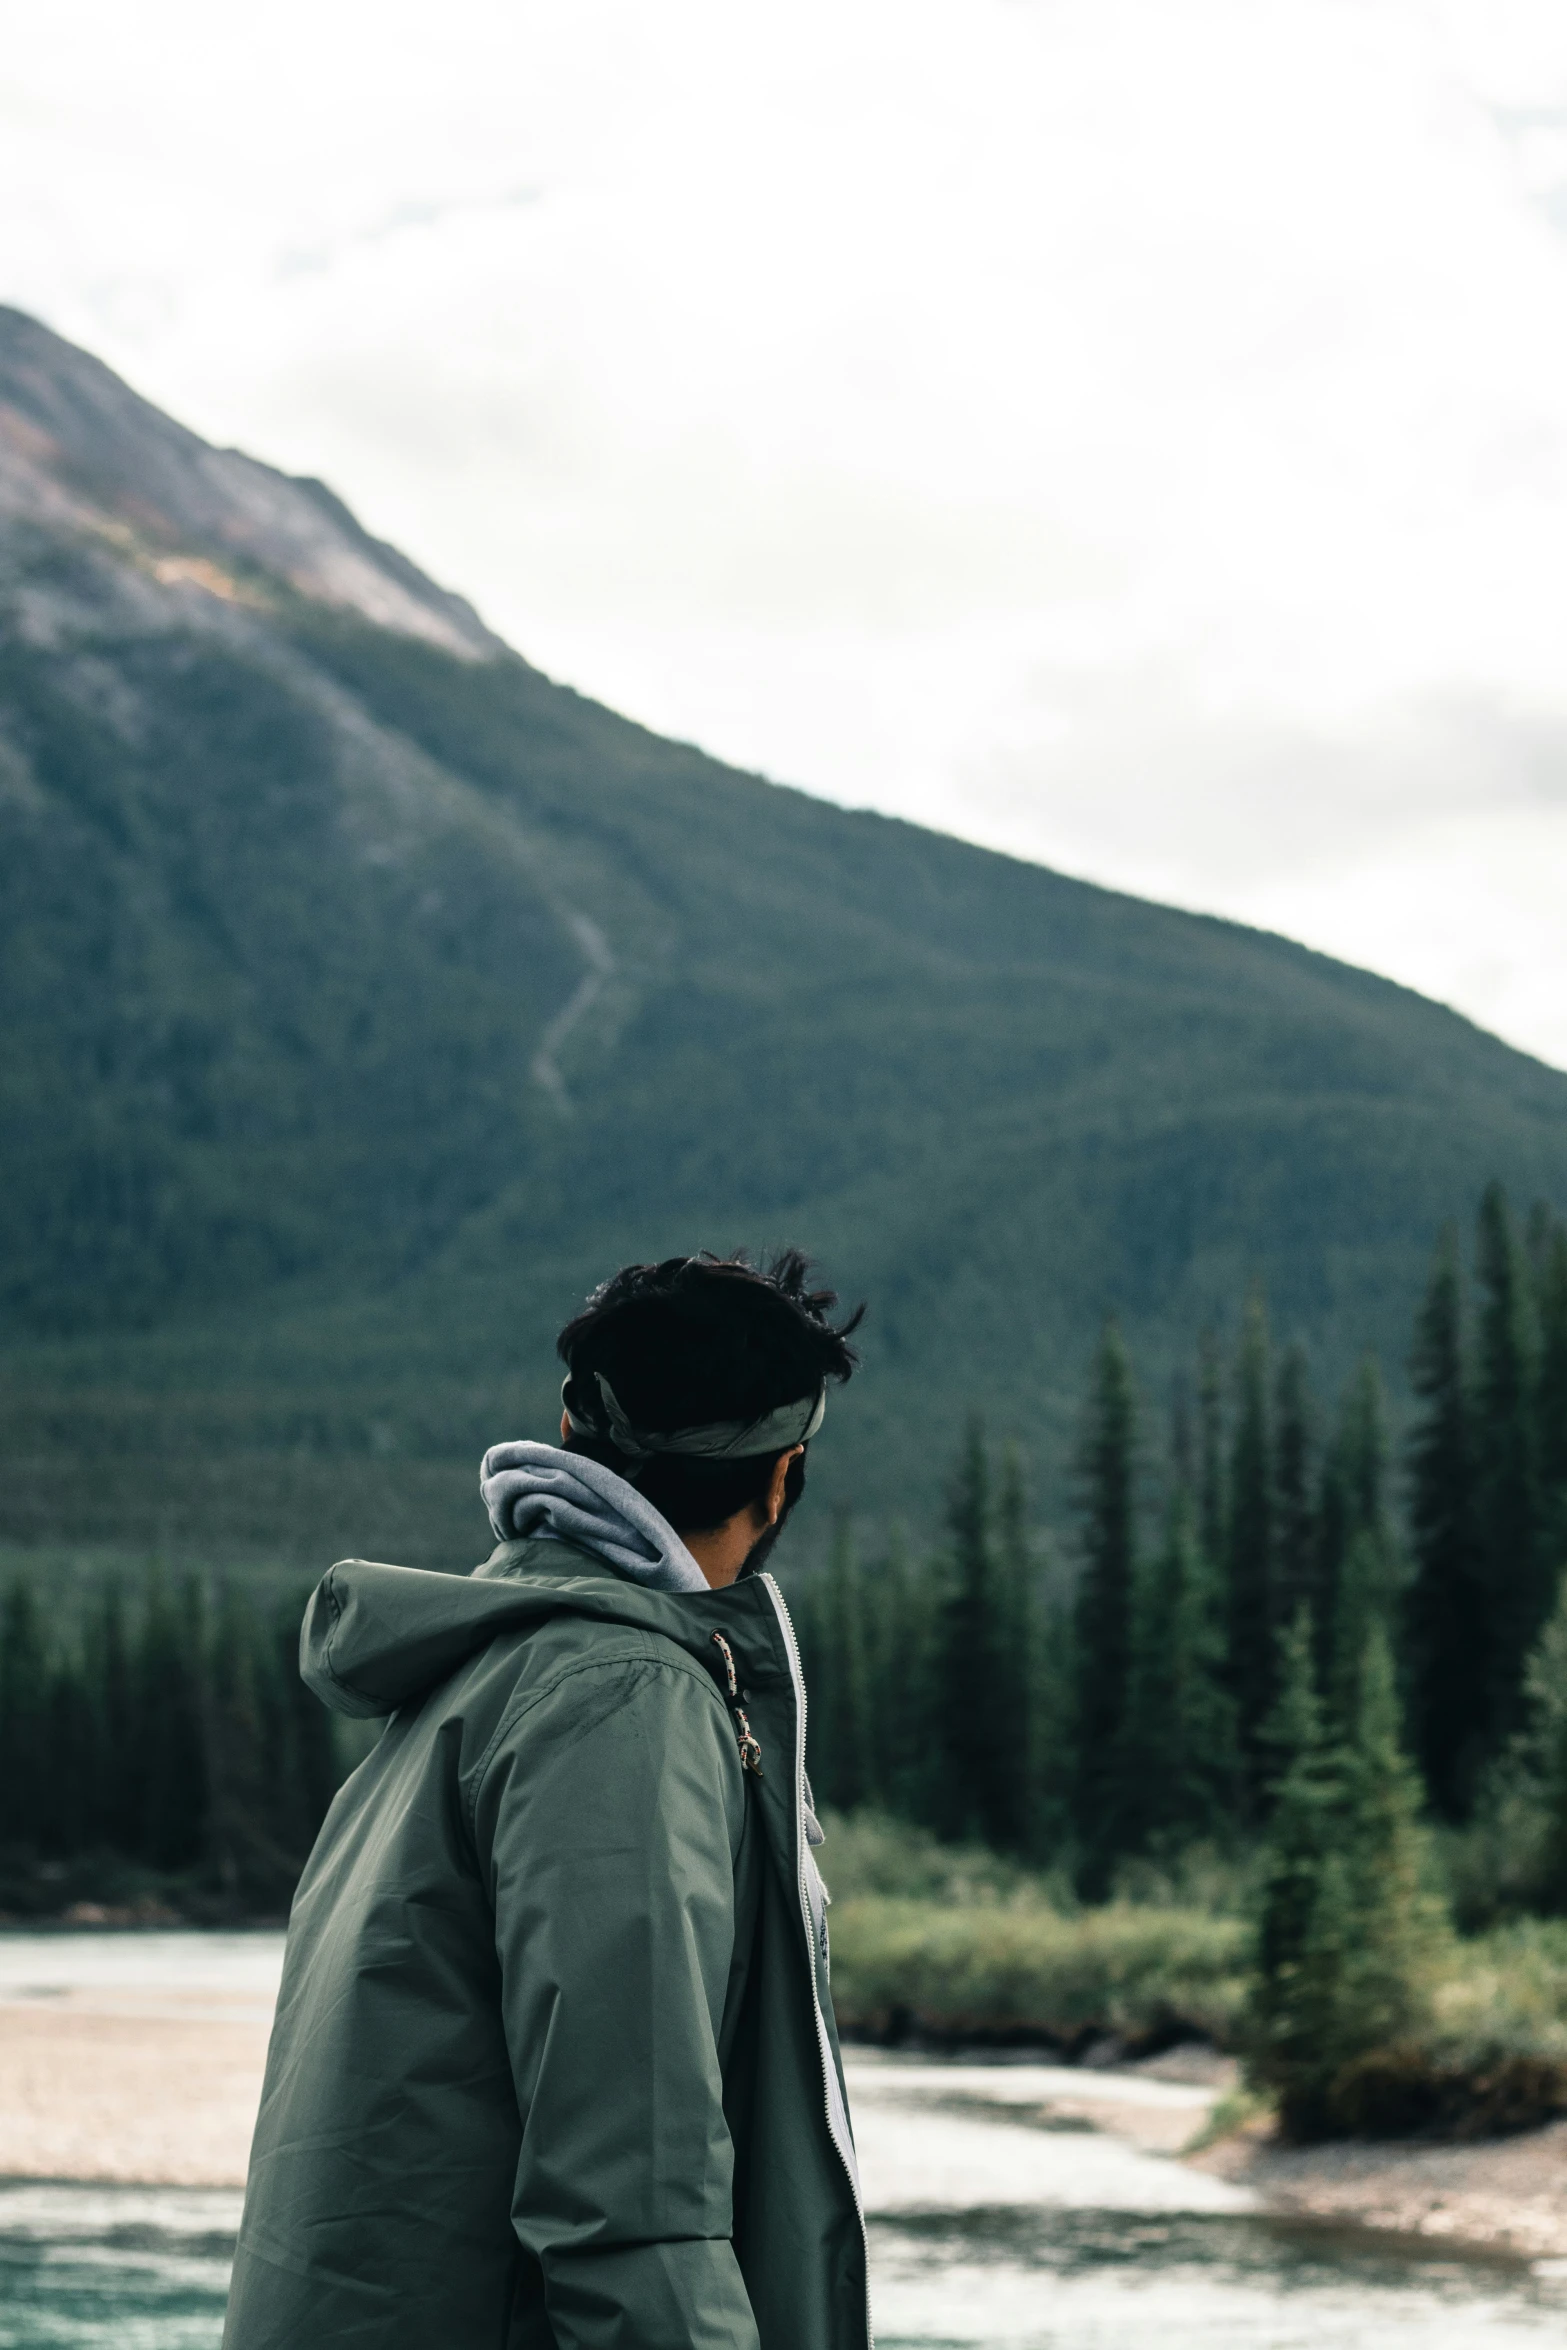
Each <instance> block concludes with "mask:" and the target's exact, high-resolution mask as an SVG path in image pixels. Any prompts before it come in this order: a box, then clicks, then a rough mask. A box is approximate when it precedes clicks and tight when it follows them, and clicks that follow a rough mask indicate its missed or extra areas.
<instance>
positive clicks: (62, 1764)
mask: <svg viewBox="0 0 1567 2350" xmlns="http://www.w3.org/2000/svg"><path fill="white" fill-rule="evenodd" d="M40 1727H41V1732H42V1738H41V1746H40V1752H39V1756H38V1766H39V1769H40V1771H41V1775H42V1786H41V1789H40V1819H39V1836H38V1841H39V1845H40V1847H41V1849H42V1850H43V1851H45V1852H47V1853H49V1854H50V1855H52V1856H53V1857H54V1858H55V1859H60V1860H68V1859H73V1858H74V1857H75V1856H76V1855H77V1854H78V1853H81V1852H85V1851H87V1850H88V1848H89V1847H90V1846H91V1844H92V1843H93V1841H94V1835H93V1830H94V1828H95V1826H96V1814H97V1791H98V1784H99V1778H100V1773H101V1768H102V1765H101V1758H100V1756H99V1753H98V1741H97V1737H96V1729H97V1724H96V1721H95V1718H94V1708H93V1704H92V1700H91V1697H90V1694H89V1691H88V1686H87V1678H86V1675H85V1673H84V1671H83V1668H82V1664H81V1661H80V1659H79V1658H78V1657H76V1656H75V1655H73V1654H71V1653H70V1652H69V1651H64V1652H57V1653H56V1654H55V1655H54V1657H53V1658H52V1659H51V1660H50V1665H49V1672H48V1681H47V1687H46V1692H45V1697H44V1704H43V1708H42V1716H41V1724H40Z"/></svg>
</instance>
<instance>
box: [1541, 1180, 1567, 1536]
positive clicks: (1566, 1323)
mask: <svg viewBox="0 0 1567 2350" xmlns="http://www.w3.org/2000/svg"><path fill="white" fill-rule="evenodd" d="M1542 1260H1543V1261H1542V1264H1541V1268H1540V1274H1539V1299H1540V1307H1539V1324H1540V1370H1539V1382H1538V1386H1537V1389H1536V1395H1535V1418H1536V1423H1537V1427H1536V1446H1537V1457H1538V1461H1539V1470H1540V1520H1541V1532H1542V1537H1543V1540H1544V1545H1545V1558H1546V1562H1547V1565H1548V1567H1549V1569H1550V1571H1551V1573H1552V1574H1555V1575H1559V1574H1560V1573H1561V1571H1562V1569H1563V1568H1564V1567H1567V1228H1564V1227H1563V1226H1562V1225H1560V1224H1558V1223H1556V1222H1555V1220H1554V1219H1553V1220H1552V1222H1551V1225H1550V1230H1549V1232H1548V1234H1547V1236H1546V1239H1545V1243H1544V1247H1543V1251H1542Z"/></svg>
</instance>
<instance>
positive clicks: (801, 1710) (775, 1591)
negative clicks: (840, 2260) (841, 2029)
mask: <svg viewBox="0 0 1567 2350" xmlns="http://www.w3.org/2000/svg"><path fill="white" fill-rule="evenodd" d="M761 1580H762V1581H763V1582H764V1583H765V1584H766V1586H767V1589H768V1593H769V1595H770V1597H771V1599H772V1603H773V1606H774V1607H775V1608H776V1609H777V1611H778V1620H779V1623H780V1624H781V1625H782V1627H783V1636H784V1646H785V1648H786V1650H787V1651H788V1656H789V1673H790V1677H791V1679H792V1680H793V1682H794V1702H795V1708H796V1712H797V1716H798V1720H799V1728H798V1729H797V1730H796V1732H795V1742H794V1834H795V1851H796V1854H797V1856H798V1857H797V1860H796V1863H795V1892H796V1894H797V1895H798V1897H799V1903H800V1920H801V1923H802V1924H803V1926H804V1928H805V1945H806V1948H807V1950H809V1952H810V1954H811V2007H812V2011H813V2013H814V2015H815V2019H816V2049H817V2054H818V2056H819V2057H820V2059H821V2067H822V2110H823V2113H824V2115H825V2117H826V2122H827V2135H828V2137H829V2138H831V2140H832V2142H833V2146H834V2148H835V2150H836V2152H837V2156H838V2160H839V2161H840V2162H841V2163H842V2164H843V2172H844V2177H845V2178H846V2179H847V2180H848V2182H849V2192H850V2194H851V2195H852V2196H853V2197H854V2212H855V2217H856V2218H857V2219H858V2221H859V2223H860V2247H861V2250H862V2252H863V2254H864V2257H865V2342H866V2350H876V2336H875V2332H874V2330H873V2327H872V2323H871V2260H870V2245H869V2243H868V2241H867V2239H866V2234H865V2206H864V2204H863V2203H862V2202H861V2200H860V2180H859V2172H858V2167H857V2165H856V2163H855V2161H854V2158H853V2156H852V2154H851V2153H850V2152H849V2151H848V2150H847V2149H846V2148H845V2146H844V2144H843V2142H842V2140H841V2139H840V2137H839V2135H838V2127H837V2123H836V2122H835V2121H834V2119H833V2110H832V2108H833V2098H832V2085H831V2083H830V2082H829V2079H828V2075H829V2072H830V2071H831V2069H832V2047H831V2044H830V2043H829V2041H828V2038H827V2020H826V2018H825V2016H824V2015H823V2014H822V2002H821V1995H820V1993H819V1992H818V1990H817V1988H816V1955H817V1953H816V1929H815V1926H814V1923H813V1921H812V1917H811V1897H810V1895H809V1893H807V1891H806V1889H805V1856H806V1852H807V1850H808V1846H807V1843H806V1835H805V1710H806V1697H805V1674H804V1671H803V1669H802V1667H801V1664H800V1645H799V1642H798V1641H797V1640H796V1639H795V1636H794V1619H793V1617H792V1616H791V1615H790V1613H789V1608H788V1604H787V1602H786V1601H785V1599H784V1595H783V1593H782V1592H781V1591H780V1590H779V1588H778V1585H777V1583H776V1582H775V1581H774V1579H773V1577H772V1576H771V1575H770V1574H767V1573H765V1572H764V1573H763V1575H762V1578H761ZM843 2110H844V2125H845V2127H846V2128H847V2126H848V2117H849V2108H848V2101H847V2099H845V2100H844V2109H843Z"/></svg>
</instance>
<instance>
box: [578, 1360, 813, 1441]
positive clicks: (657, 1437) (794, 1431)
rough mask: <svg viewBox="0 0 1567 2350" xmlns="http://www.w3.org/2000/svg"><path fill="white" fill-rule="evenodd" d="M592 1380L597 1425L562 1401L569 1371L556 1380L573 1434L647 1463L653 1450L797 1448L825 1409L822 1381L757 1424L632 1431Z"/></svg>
mask: <svg viewBox="0 0 1567 2350" xmlns="http://www.w3.org/2000/svg"><path fill="white" fill-rule="evenodd" d="M593 1380H594V1384H595V1386H596V1387H597V1388H598V1391H599V1395H600V1397H601V1398H602V1400H603V1405H604V1419H603V1420H602V1421H599V1420H593V1419H586V1418H584V1417H583V1416H582V1415H581V1414H580V1413H577V1412H574V1411H573V1410H572V1408H571V1406H570V1404H569V1403H567V1402H566V1389H567V1388H568V1387H569V1386H570V1385H571V1373H570V1372H568V1373H567V1374H566V1377H565V1378H564V1379H563V1380H562V1382H561V1390H560V1400H561V1403H562V1405H563V1406H564V1407H565V1413H566V1417H567V1419H568V1420H569V1421H570V1422H571V1427H572V1432H573V1434H574V1435H577V1436H598V1437H605V1436H607V1437H608V1438H609V1440H610V1442H611V1444H613V1445H614V1447H615V1449H616V1451H617V1452H623V1453H626V1454H627V1455H629V1457H630V1458H631V1459H632V1460H634V1461H645V1460H649V1459H651V1458H652V1456H653V1454H654V1453H658V1452H674V1453H682V1454H685V1455H687V1456H688V1457H689V1458H691V1459H694V1460H703V1461H747V1460H754V1459H757V1458H759V1457H760V1456H761V1454H763V1453H768V1452H771V1453H779V1452H788V1451H790V1450H791V1448H792V1447H793V1446H795V1445H797V1444H808V1443H809V1442H810V1440H811V1438H812V1437H813V1436H814V1435H815V1434H816V1431H817V1429H818V1428H819V1427H820V1426H821V1424H822V1419H823V1416H824V1415H825V1413H826V1410H827V1387H826V1383H825V1381H824V1382H823V1384H822V1385H821V1386H820V1387H819V1388H818V1389H817V1391H816V1393H815V1394H814V1395H802V1396H801V1397H800V1398H799V1400H798V1402H796V1403H786V1404H780V1405H779V1407H778V1409H777V1411H775V1412H764V1413H763V1414H762V1417H761V1418H760V1419H759V1420H713V1421H710V1422H709V1423H708V1425H707V1426H706V1427H703V1428H671V1429H668V1430H663V1429H636V1428H633V1427H632V1425H631V1422H630V1421H629V1420H628V1419H627V1417H626V1415H625V1413H624V1412H623V1411H622V1410H621V1408H620V1403H619V1400H618V1398H617V1397H616V1394H615V1390H614V1389H613V1387H611V1385H610V1383H609V1381H608V1380H607V1379H606V1378H605V1376H604V1374H603V1372H602V1371H595V1372H594V1374H593Z"/></svg>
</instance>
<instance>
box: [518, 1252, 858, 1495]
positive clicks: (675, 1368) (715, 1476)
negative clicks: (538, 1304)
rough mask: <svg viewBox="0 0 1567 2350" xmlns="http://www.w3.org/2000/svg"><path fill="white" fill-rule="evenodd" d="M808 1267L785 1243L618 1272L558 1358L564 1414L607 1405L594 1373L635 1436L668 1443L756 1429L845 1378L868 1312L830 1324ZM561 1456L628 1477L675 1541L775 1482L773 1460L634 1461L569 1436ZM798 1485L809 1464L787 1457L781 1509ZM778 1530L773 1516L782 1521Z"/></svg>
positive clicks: (595, 1441)
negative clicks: (723, 1430) (755, 1252)
mask: <svg viewBox="0 0 1567 2350" xmlns="http://www.w3.org/2000/svg"><path fill="white" fill-rule="evenodd" d="M811 1279H812V1267H811V1264H810V1261H809V1259H808V1258H806V1257H805V1256H803V1255H802V1254H801V1252H800V1251H799V1249H796V1248H786V1249H783V1250H781V1251H780V1252H779V1254H778V1255H777V1256H775V1257H773V1258H771V1259H770V1260H769V1261H768V1262H767V1263H765V1264H761V1265H753V1264H752V1262H751V1260H750V1258H749V1257H748V1256H747V1255H746V1254H745V1253H744V1251H743V1250H741V1251H737V1252H736V1254H735V1255H733V1256H728V1257H718V1256H712V1255H710V1254H709V1253H708V1252H707V1251H706V1250H705V1249H704V1250H703V1251H702V1253H701V1254H700V1255H698V1256H694V1257H666V1258H665V1259H664V1261H663V1263H662V1264H658V1265H625V1266H622V1268H621V1270H620V1271H619V1272H618V1273H615V1274H612V1275H611V1277H610V1279H609V1280H608V1281H605V1282H603V1283H602V1284H601V1285H600V1287H599V1288H597V1289H596V1290H595V1291H594V1292H593V1295H592V1296H591V1297H590V1298H589V1300H588V1302H587V1304H586V1305H585V1306H584V1307H583V1309H582V1311H581V1313H580V1314H578V1315H576V1316H575V1317H574V1318H573V1319H572V1320H571V1321H569V1322H568V1323H567V1324H566V1327H565V1329H564V1330H563V1331H562V1332H561V1334H560V1336H559V1338H558V1339H557V1340H556V1341H555V1351H556V1353H557V1354H558V1355H559V1356H560V1359H561V1361H562V1362H563V1363H564V1364H565V1365H566V1369H567V1372H568V1373H569V1377H568V1379H567V1382H566V1403H567V1406H568V1408H569V1409H570V1410H571V1412H572V1414H573V1417H574V1418H577V1419H578V1420H580V1419H582V1418H583V1417H584V1416H586V1417H588V1418H591V1419H594V1420H597V1419H599V1418H600V1416H601V1411H602V1406H601V1404H600V1402H599V1398H598V1396H597V1394H596V1391H595V1387H594V1380H593V1374H594V1373H595V1372H596V1371H602V1373H603V1374H604V1377H605V1378H606V1379H607V1380H608V1382H609V1384H610V1386H611V1387H612V1388H613V1389H614V1391H615V1398H616V1401H617V1402H618V1403H619V1405H620V1408H621V1409H622V1411H623V1412H624V1413H625V1415H626V1417H627V1419H628V1420H629V1421H630V1422H631V1424H632V1426H633V1428H636V1429H639V1430H640V1429H646V1430H649V1431H656V1432H658V1433H660V1434H667V1433H669V1432H670V1431H672V1430H674V1429H677V1428H697V1427H704V1426H706V1425H707V1424H708V1423H709V1422H711V1421H714V1420H758V1419H760V1418H761V1417H762V1416H763V1414H764V1413H766V1412H772V1411H776V1410H778V1408H779V1407H780V1405H783V1404H788V1403H796V1402H798V1401H800V1400H801V1399H802V1398H803V1397H805V1396H812V1395H815V1394H817V1393H818V1392H819V1391H820V1389H821V1387H822V1385H823V1383H824V1382H825V1381H826V1380H829V1379H833V1380H838V1381H842V1380H845V1379H848V1378H850V1377H851V1376H852V1375H853V1372H854V1369H855V1365H856V1363H857V1362H858V1360H859V1358H858V1356H857V1355H856V1353H855V1351H854V1348H853V1347H852V1346H850V1344H849V1336H850V1333H851V1332H852V1331H854V1330H856V1329H857V1328H858V1327H859V1324H860V1321H861V1318H862V1316H863V1315H864V1312H865V1308H864V1307H863V1306H858V1307H856V1308H855V1310H854V1312H853V1313H852V1314H851V1315H850V1316H849V1317H848V1319H847V1321H845V1322H843V1323H841V1324H839V1325H838V1326H837V1327H836V1328H835V1327H834V1326H833V1324H832V1322H831V1321H830V1320H829V1319H828V1317H829V1315H830V1314H831V1312H832V1309H833V1308H834V1306H835V1305H836V1304H837V1303H838V1299H837V1295H836V1293H835V1292H834V1291H832V1290H830V1289H818V1288H813V1287H811ZM567 1450H568V1451H570V1452H582V1453H586V1454H588V1456H589V1457H590V1458H591V1459H593V1460H596V1461H598V1462H600V1463H601V1464H602V1465H603V1466H604V1467H605V1468H609V1469H613V1470H614V1471H615V1473H616V1474H617V1476H621V1477H624V1478H626V1479H627V1480H628V1481H629V1483H631V1484H633V1485H635V1486H636V1488H637V1490H638V1492H639V1493H643V1494H645V1495H646V1496H647V1499H648V1500H649V1501H650V1502H651V1503H652V1504H653V1507H654V1508H655V1509H656V1510H659V1511H661V1512H662V1513H663V1515H664V1516H665V1517H666V1518H667V1519H668V1520H669V1523H670V1524H671V1525H672V1526H673V1527H674V1529H675V1531H676V1533H677V1534H705V1533H710V1532H711V1531H712V1529H713V1528H714V1527H716V1526H721V1525H723V1524H724V1523H725V1521H726V1520H728V1519H729V1518H732V1517H733V1516H734V1514H735V1512H736V1511H737V1510H741V1509H744V1508H745V1506H746V1504H747V1503H748V1502H751V1501H758V1500H760V1499H761V1497H762V1495H763V1494H765V1493H766V1491H767V1489H768V1487H769V1485H770V1484H771V1482H772V1476H773V1469H774V1466H775V1464H776V1460H777V1455H776V1454H772V1453H759V1454H756V1455H754V1456H752V1457H751V1458H750V1459H746V1460H731V1461H715V1460H703V1459H699V1458H694V1457H692V1456H690V1455H687V1454H682V1453H654V1454H652V1455H651V1456H650V1457H649V1458H648V1459H646V1460H643V1461H633V1460H632V1459H631V1458H630V1457H629V1456H628V1455H627V1454H625V1453H623V1452H621V1451H620V1449H619V1447H618V1446H617V1445H616V1444H615V1442H614V1440H613V1438H611V1437H609V1436H607V1435H606V1436H599V1435H596V1434H591V1433H589V1432H587V1431H586V1430H574V1431H573V1433H572V1434H571V1436H570V1437H569V1439H568V1441H567ZM804 1486H805V1457H804V1455H803V1454H802V1455H801V1456H800V1458H799V1459H798V1460H794V1461H791V1462H790V1464H789V1469H788V1481H787V1483H786V1485H785V1488H784V1502H785V1513H786V1514H787V1512H788V1510H790V1509H792V1508H793V1506H794V1504H795V1502H796V1501H797V1500H798V1499H799V1497H800V1494H801V1492H802V1491H803V1490H804ZM780 1523H781V1521H780Z"/></svg>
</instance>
